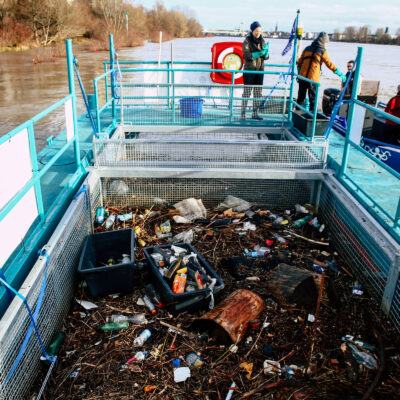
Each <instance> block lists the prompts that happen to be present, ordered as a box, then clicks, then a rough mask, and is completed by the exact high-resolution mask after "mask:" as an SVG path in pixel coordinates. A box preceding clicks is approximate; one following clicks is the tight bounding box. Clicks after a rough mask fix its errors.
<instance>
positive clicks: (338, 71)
mask: <svg viewBox="0 0 400 400" xmlns="http://www.w3.org/2000/svg"><path fill="white" fill-rule="evenodd" d="M335 74H336V75H337V76H338V77H339V78H340V79H341V80H342V81H343V83H345V82H346V79H347V78H346V75H345V74H344V73H343V72H342V71H340V70H339V68H336V71H335Z"/></svg>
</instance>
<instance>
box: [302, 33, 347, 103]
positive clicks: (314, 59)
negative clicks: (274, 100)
mask: <svg viewBox="0 0 400 400" xmlns="http://www.w3.org/2000/svg"><path fill="white" fill-rule="evenodd" d="M328 42H329V36H328V35H327V34H326V33H325V32H321V33H320V34H319V35H318V38H317V39H316V40H314V41H313V42H312V43H311V45H310V46H307V47H306V48H305V49H304V50H303V53H302V54H301V56H300V58H299V59H298V61H297V69H298V71H299V72H298V73H299V75H301V76H304V77H305V78H308V79H311V80H312V81H314V82H319V77H320V75H321V66H322V63H325V65H326V66H327V67H328V68H329V69H330V70H331V71H332V72H334V73H335V74H336V75H338V76H339V77H340V78H341V79H342V81H343V82H346V75H345V74H343V73H342V72H340V71H339V69H338V68H336V66H335V64H334V63H333V62H332V61H331V60H330V58H329V56H328V52H327V51H326V49H325V46H326V45H327V44H328ZM315 88H316V86H315V85H313V84H312V83H310V82H306V81H303V80H301V79H299V92H298V95H297V103H298V104H300V105H302V104H303V103H304V100H305V98H306V95H307V92H308V98H309V100H310V110H313V109H314V103H315V91H316V90H315ZM317 101H318V99H317Z"/></svg>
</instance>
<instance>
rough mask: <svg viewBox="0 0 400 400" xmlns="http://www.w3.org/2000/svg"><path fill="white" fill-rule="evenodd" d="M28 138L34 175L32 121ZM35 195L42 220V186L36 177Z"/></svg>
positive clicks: (35, 159)
mask: <svg viewBox="0 0 400 400" xmlns="http://www.w3.org/2000/svg"><path fill="white" fill-rule="evenodd" d="M28 140H29V149H30V153H31V166H32V173H33V176H34V177H35V176H36V175H38V173H39V167H38V160H37V155H36V143H35V132H34V130H33V122H32V124H30V125H29V126H28ZM35 196H36V204H37V208H38V213H39V217H40V221H41V222H43V221H44V207H43V197H42V187H41V186H40V179H38V180H37V181H36V183H35Z"/></svg>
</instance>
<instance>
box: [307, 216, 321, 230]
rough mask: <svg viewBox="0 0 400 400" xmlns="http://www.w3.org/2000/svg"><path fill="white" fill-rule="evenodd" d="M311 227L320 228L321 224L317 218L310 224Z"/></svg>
mask: <svg viewBox="0 0 400 400" xmlns="http://www.w3.org/2000/svg"><path fill="white" fill-rule="evenodd" d="M308 223H309V224H310V225H311V226H313V227H314V228H319V222H318V218H317V217H315V218H313V219H312V220H311V221H309V222H308Z"/></svg>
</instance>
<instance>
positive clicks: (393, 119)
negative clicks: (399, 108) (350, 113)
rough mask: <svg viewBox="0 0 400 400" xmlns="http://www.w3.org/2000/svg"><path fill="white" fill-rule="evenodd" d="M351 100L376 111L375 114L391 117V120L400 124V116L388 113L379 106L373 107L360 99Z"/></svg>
mask: <svg viewBox="0 0 400 400" xmlns="http://www.w3.org/2000/svg"><path fill="white" fill-rule="evenodd" d="M350 101H352V102H353V103H354V104H357V105H359V106H361V107H364V108H366V109H367V110H370V111H372V112H374V113H375V114H378V115H380V116H381V117H384V118H386V119H390V120H391V121H393V122H396V123H397V124H399V125H400V118H399V117H396V116H394V115H392V114H389V113H387V112H385V111H383V110H380V109H379V108H375V107H372V106H370V105H369V104H366V103H363V102H362V101H360V100H358V99H350Z"/></svg>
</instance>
